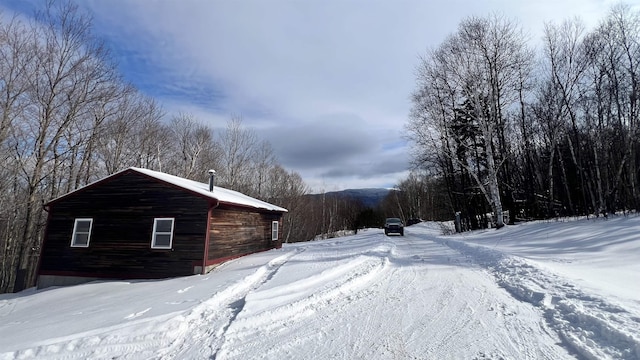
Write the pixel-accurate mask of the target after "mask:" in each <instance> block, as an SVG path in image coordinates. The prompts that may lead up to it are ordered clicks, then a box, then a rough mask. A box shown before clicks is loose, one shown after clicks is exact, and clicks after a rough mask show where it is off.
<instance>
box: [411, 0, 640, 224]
mask: <svg viewBox="0 0 640 360" xmlns="http://www.w3.org/2000/svg"><path fill="white" fill-rule="evenodd" d="M412 103H413V106H412V111H411V116H410V120H409V122H408V124H407V129H408V132H409V134H410V135H409V137H410V139H411V141H412V144H413V149H412V150H413V154H412V157H413V160H414V164H415V165H416V169H418V170H416V172H415V173H414V174H412V178H410V179H407V180H406V183H405V186H408V187H410V188H415V187H416V186H417V185H416V182H417V183H419V184H420V186H424V187H425V188H426V189H428V188H430V189H431V190H433V189H435V188H440V189H442V190H443V192H444V193H445V194H446V196H439V197H438V199H435V198H429V196H428V194H427V193H424V194H423V197H424V198H425V199H427V198H428V199H429V201H431V200H434V201H438V203H437V204H436V205H435V207H436V208H439V210H436V209H434V208H432V207H431V208H430V207H425V208H423V210H421V211H422V212H421V213H420V214H419V215H420V216H421V217H425V218H436V219H438V218H442V215H444V216H445V217H446V218H447V219H451V218H452V217H453V216H454V214H455V213H458V214H459V215H460V216H461V218H462V223H463V225H464V227H465V228H469V229H473V228H479V227H483V226H487V225H488V224H493V226H496V227H498V228H499V227H501V226H503V225H504V223H505V222H513V221H516V220H517V219H539V218H548V217H555V216H571V215H595V216H601V215H605V216H606V214H609V213H612V212H614V211H628V210H637V209H638V208H639V205H640V183H639V181H638V179H639V176H640V173H639V171H640V119H639V118H638V113H639V111H640V14H639V13H638V11H634V10H633V9H632V8H630V7H629V6H627V5H616V6H614V7H612V8H611V9H610V11H609V12H608V14H606V15H604V18H603V19H601V21H600V22H599V24H598V25H597V27H595V28H594V29H593V30H590V31H587V30H586V28H585V26H584V25H583V23H582V22H581V21H580V20H578V19H570V20H566V21H564V22H562V23H560V24H556V23H547V24H545V26H544V35H543V38H542V42H541V43H540V45H539V46H537V47H536V48H534V47H532V46H531V45H530V40H529V38H528V36H526V35H525V33H524V32H523V30H522V29H521V27H520V26H519V25H518V24H517V22H515V21H512V20H509V19H507V18H505V17H503V16H500V15H492V16H488V17H470V18H467V19H465V20H463V21H462V22H461V23H460V24H459V26H458V30H457V31H456V32H454V33H452V34H451V35H449V37H448V38H447V39H446V40H445V41H444V42H442V43H441V44H440V45H439V46H437V47H435V48H433V49H431V50H429V51H428V52H427V53H426V54H425V55H424V56H423V57H422V59H421V61H420V64H419V66H418V68H417V86H416V89H415V91H414V93H413V95H412ZM430 194H431V195H433V194H435V193H434V192H433V191H431V192H430ZM424 205H426V203H425V202H424V201H423V204H422V205H421V206H424ZM443 210H445V211H444V214H442V212H443ZM487 214H491V216H490V217H489V216H487Z"/></svg>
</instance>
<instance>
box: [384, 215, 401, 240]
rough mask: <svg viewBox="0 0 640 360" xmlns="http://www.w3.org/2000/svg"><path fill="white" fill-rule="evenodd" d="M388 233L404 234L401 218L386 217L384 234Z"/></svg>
mask: <svg viewBox="0 0 640 360" xmlns="http://www.w3.org/2000/svg"><path fill="white" fill-rule="evenodd" d="M390 233H396V234H400V235H401V236H404V225H403V224H402V220H400V219H398V218H387V220H386V221H385V222H384V234H385V235H389V234H390Z"/></svg>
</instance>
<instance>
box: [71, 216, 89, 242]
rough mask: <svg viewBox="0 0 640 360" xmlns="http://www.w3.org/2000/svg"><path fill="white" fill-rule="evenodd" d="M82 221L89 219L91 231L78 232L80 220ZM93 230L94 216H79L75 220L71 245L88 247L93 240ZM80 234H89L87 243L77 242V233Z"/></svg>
mask: <svg viewBox="0 0 640 360" xmlns="http://www.w3.org/2000/svg"><path fill="white" fill-rule="evenodd" d="M80 221H89V232H86V233H85V232H78V222H80ZM91 230H93V219H92V218H77V219H75V221H74V222H73V233H72V235H71V247H80V248H87V247H89V242H90V241H91ZM78 234H87V243H86V244H77V243H76V235H78Z"/></svg>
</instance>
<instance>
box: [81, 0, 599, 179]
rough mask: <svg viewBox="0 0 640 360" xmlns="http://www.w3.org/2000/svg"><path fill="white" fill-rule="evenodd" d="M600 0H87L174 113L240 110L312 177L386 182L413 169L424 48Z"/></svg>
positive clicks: (221, 115)
mask: <svg viewBox="0 0 640 360" xmlns="http://www.w3.org/2000/svg"><path fill="white" fill-rule="evenodd" d="M605 3H606V1H605V2H602V1H600V0H566V1H561V2H558V1H556V0H540V1H535V2H531V1H523V0H522V1H513V0H450V1H447V2H435V1H422V0H398V1H377V0H372V1H362V0H328V1H287V0H273V1H262V0H243V1H197V0H183V1H169V0H162V1H154V2H145V1H128V0H111V1H99V0H88V1H87V2H83V3H82V4H83V6H85V7H86V8H87V9H90V10H91V11H92V12H93V15H94V19H95V21H96V24H97V28H98V31H99V32H100V33H101V34H102V35H103V36H104V37H105V38H106V39H107V41H108V42H110V43H111V44H113V45H115V46H116V47H117V48H118V49H119V50H120V51H118V53H119V54H121V56H122V57H123V59H121V61H123V72H124V73H125V77H127V78H129V79H134V80H135V83H136V84H140V86H141V87H142V88H143V91H145V92H147V93H149V94H152V95H153V96H154V97H157V98H158V99H159V100H160V101H161V102H162V103H163V104H164V106H165V107H166V108H167V110H168V112H173V111H175V112H178V111H187V112H191V113H193V114H195V115H196V116H198V117H200V118H202V119H203V120H204V121H205V122H208V123H210V124H212V126H215V127H222V126H224V121H225V120H226V119H228V118H229V117H230V115H231V114H240V115H242V116H243V118H244V120H245V124H246V125H249V126H251V127H253V128H255V129H257V132H258V133H259V135H261V136H262V137H264V138H265V139H267V140H269V141H270V142H271V143H272V145H273V147H274V149H275V151H276V153H277V155H278V157H279V159H280V161H281V162H282V163H283V165H285V166H286V167H287V168H288V169H290V170H294V171H298V172H299V173H300V174H301V175H302V176H303V178H304V179H305V180H306V181H307V182H308V183H309V184H310V185H311V186H314V187H325V188H326V187H329V188H331V189H333V188H342V187H371V186H389V185H392V184H394V183H396V182H398V181H399V179H401V178H402V176H404V175H405V174H406V168H407V167H408V165H407V164H408V156H409V155H408V150H407V146H406V144H405V142H404V141H403V140H402V136H401V135H402V132H403V125H404V123H405V122H406V117H407V114H408V111H409V107H410V102H409V95H410V93H411V92H412V91H413V88H414V85H415V74H414V69H415V66H416V64H417V62H418V57H419V56H420V55H423V54H424V53H425V52H426V51H427V49H428V48H430V47H434V46H437V45H438V44H439V43H441V42H442V41H443V39H444V38H445V37H446V36H447V35H448V34H450V33H452V32H453V31H455V30H456V28H457V26H458V23H459V22H460V20H461V19H463V18H464V17H467V16H470V15H480V16H484V15H487V14H489V13H490V12H500V13H503V14H505V15H507V16H509V17H512V18H514V19H516V20H518V21H520V23H521V24H522V26H523V28H524V30H525V31H529V32H530V33H531V36H532V38H533V40H534V42H535V41H536V39H538V38H539V37H540V35H541V29H542V28H543V26H544V22H545V21H561V20H563V19H565V18H567V17H569V16H574V15H578V16H582V17H583V18H584V19H585V20H586V22H587V24H588V25H593V24H594V23H595V22H596V21H597V20H598V19H600V18H601V17H602V16H603V14H604V13H605V11H606V10H607V8H608V6H609V5H608V4H605Z"/></svg>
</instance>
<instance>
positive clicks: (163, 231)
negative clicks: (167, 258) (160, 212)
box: [151, 218, 174, 249]
mask: <svg viewBox="0 0 640 360" xmlns="http://www.w3.org/2000/svg"><path fill="white" fill-rule="evenodd" d="M173 220H174V219H173V218H156V219H153V237H152V238H151V248H152V249H171V243H172V241H173Z"/></svg>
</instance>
